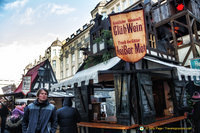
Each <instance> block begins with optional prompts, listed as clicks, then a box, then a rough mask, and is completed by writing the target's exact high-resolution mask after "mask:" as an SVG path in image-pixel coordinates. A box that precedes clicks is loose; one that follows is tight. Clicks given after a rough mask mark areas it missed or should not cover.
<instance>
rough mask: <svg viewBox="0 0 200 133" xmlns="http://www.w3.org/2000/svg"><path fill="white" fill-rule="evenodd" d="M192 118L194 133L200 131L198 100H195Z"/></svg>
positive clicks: (199, 103)
mask: <svg viewBox="0 0 200 133" xmlns="http://www.w3.org/2000/svg"><path fill="white" fill-rule="evenodd" d="M192 118H193V121H194V133H200V100H199V101H196V102H195V104H194V112H193V116H192Z"/></svg>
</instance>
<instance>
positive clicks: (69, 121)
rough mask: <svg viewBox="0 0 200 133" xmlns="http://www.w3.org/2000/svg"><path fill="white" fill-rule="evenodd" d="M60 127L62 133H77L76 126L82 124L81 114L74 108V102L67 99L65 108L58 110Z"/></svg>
mask: <svg viewBox="0 0 200 133" xmlns="http://www.w3.org/2000/svg"><path fill="white" fill-rule="evenodd" d="M56 113H57V119H58V125H59V126H60V133H66V132H67V133H77V126H76V124H77V123H78V122H80V119H81V117H80V114H79V112H78V110H77V109H76V108H73V107H72V100H71V98H70V97H66V98H65V99H64V101H63V107H62V108H60V109H58V110H57V112H56Z"/></svg>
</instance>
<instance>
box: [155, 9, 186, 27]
mask: <svg viewBox="0 0 200 133" xmlns="http://www.w3.org/2000/svg"><path fill="white" fill-rule="evenodd" d="M187 13H188V10H185V11H182V12H179V13H177V14H175V15H173V16H172V17H170V18H168V19H165V20H163V21H161V22H158V23H156V24H155V27H156V28H157V27H160V26H162V25H164V24H167V23H169V22H170V21H172V20H175V19H177V18H180V17H182V16H184V15H186V14H187Z"/></svg>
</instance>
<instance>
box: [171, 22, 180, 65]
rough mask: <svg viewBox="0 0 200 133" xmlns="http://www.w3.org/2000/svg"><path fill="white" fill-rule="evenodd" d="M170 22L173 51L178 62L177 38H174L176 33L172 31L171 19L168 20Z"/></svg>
mask: <svg viewBox="0 0 200 133" xmlns="http://www.w3.org/2000/svg"><path fill="white" fill-rule="evenodd" d="M170 24H171V29H172V36H173V41H174V48H175V50H174V52H175V58H176V61H178V62H179V57H178V47H177V39H176V34H175V32H174V23H173V20H171V21H170Z"/></svg>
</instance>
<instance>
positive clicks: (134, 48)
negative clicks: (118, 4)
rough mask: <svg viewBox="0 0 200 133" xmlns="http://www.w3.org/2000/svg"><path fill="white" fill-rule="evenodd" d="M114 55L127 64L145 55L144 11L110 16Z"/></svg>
mask: <svg viewBox="0 0 200 133" xmlns="http://www.w3.org/2000/svg"><path fill="white" fill-rule="evenodd" d="M110 24H111V31H112V36H113V41H114V45H115V51H116V55H117V56H118V57H119V58H121V59H122V60H125V61H127V62H137V61H139V60H140V59H142V58H143V57H144V56H145V54H146V32H145V22H144V11H143V10H136V11H130V12H124V13H118V14H113V15H110Z"/></svg>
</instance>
